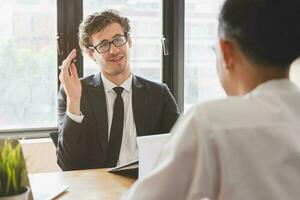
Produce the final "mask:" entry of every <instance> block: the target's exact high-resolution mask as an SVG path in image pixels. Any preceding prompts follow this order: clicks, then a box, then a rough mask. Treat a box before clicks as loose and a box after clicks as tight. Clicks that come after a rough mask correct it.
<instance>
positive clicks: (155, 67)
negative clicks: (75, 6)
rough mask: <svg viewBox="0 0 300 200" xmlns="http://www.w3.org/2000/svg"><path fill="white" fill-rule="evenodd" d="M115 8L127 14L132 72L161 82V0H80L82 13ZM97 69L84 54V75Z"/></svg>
mask: <svg viewBox="0 0 300 200" xmlns="http://www.w3.org/2000/svg"><path fill="white" fill-rule="evenodd" d="M106 9H117V10H119V11H120V13H121V15H124V16H126V17H128V18H129V20H130V25H131V37H132V39H133V45H132V48H131V50H130V54H131V58H130V64H131V68H132V71H133V73H134V74H136V75H139V76H142V77H144V78H147V79H150V80H152V81H156V82H161V79H162V78H161V71H162V70H161V68H162V67H161V66H162V56H161V54H162V52H161V36H162V1H160V0H151V1H145V0H144V1H142V0H137V1H132V0H126V1H119V0H113V1H111V0H110V1H97V0H89V1H83V15H84V16H87V15H89V14H92V13H94V12H97V11H102V10H106ZM95 72H99V68H98V66H97V65H96V64H95V63H94V62H93V61H91V59H89V58H88V57H87V56H84V75H85V76H86V75H89V74H93V73H95Z"/></svg>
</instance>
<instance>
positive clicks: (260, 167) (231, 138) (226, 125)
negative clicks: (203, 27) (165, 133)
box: [124, 0, 300, 200]
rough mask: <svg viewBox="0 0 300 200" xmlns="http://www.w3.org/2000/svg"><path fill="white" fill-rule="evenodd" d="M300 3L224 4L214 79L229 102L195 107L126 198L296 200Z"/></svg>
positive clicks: (239, 0)
mask: <svg viewBox="0 0 300 200" xmlns="http://www.w3.org/2000/svg"><path fill="white" fill-rule="evenodd" d="M299 19H300V1H299V0H276V1H272V0H255V1H254V0H226V1H225V3H224V5H223V7H222V10H221V13H220V15H219V31H218V33H219V39H218V48H217V57H218V64H217V66H218V74H219V78H220V81H221V83H222V86H223V88H224V89H225V91H226V93H227V94H228V95H229V97H228V98H226V99H222V100H217V101H211V102H207V103H204V104H199V105H196V106H195V107H194V108H192V109H191V110H190V111H189V112H188V113H187V114H186V115H185V116H184V117H182V118H181V119H180V120H179V122H178V123H177V124H176V125H175V126H174V127H173V129H172V131H171V132H172V133H173V134H172V139H171V141H170V142H169V143H168V144H167V145H166V147H165V148H164V150H163V151H162V152H161V154H160V157H159V159H158V161H157V164H156V166H155V167H154V169H153V170H152V171H151V172H150V173H149V174H148V175H146V176H145V178H143V179H141V180H138V181H137V182H136V183H135V185H134V186H133V187H132V189H131V190H130V191H129V192H128V193H127V196H126V197H124V198H126V199H130V200H135V199H143V200H147V199H149V200H150V199H151V200H155V199H164V200H168V199H170V200H176V199H178V200H185V199H188V200H190V199H211V200H215V199H230V200H240V199H243V200H247V199H249V200H250V199H251V200H252V199H263V200H274V199H299V196H300V192H299V185H300V173H299V172H300V170H299V169H300V91H299V88H297V86H296V85H295V84H294V83H292V82H291V81H290V80H289V70H290V65H291V63H292V62H293V61H294V60H295V59H296V58H297V57H298V56H299V55H300V26H299V25H298V24H299Z"/></svg>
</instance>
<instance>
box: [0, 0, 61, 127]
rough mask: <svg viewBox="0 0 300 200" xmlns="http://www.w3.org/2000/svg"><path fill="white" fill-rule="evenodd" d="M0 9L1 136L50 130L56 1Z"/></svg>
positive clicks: (29, 0)
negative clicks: (5, 132) (15, 131)
mask: <svg viewBox="0 0 300 200" xmlns="http://www.w3.org/2000/svg"><path fill="white" fill-rule="evenodd" d="M0 3H1V7H0V12H1V13H5V14H2V15H1V16H0V27H1V29H0V80H1V83H0V94H1V98H0V105H1V106H0V130H5V129H19V128H36V127H39V128H42V127H55V126H57V117H56V116H57V112H56V96H57V95H56V93H57V75H56V74H57V73H56V72H57V56H56V39H55V37H56V1H55V0H47V1H45V0H16V1H0Z"/></svg>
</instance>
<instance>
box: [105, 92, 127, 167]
mask: <svg viewBox="0 0 300 200" xmlns="http://www.w3.org/2000/svg"><path fill="white" fill-rule="evenodd" d="M123 90H124V88H122V87H115V88H114V91H115V92H116V93H117V97H116V99H115V103H114V110H113V118H112V122H111V128H110V135H109V141H108V148H107V157H106V158H107V162H106V163H107V165H108V167H115V166H116V165H117V163H118V160H119V154H120V149H121V143H122V137H123V123H124V103H123V99H122V96H121V94H122V92H123Z"/></svg>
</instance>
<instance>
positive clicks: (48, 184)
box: [29, 169, 136, 200]
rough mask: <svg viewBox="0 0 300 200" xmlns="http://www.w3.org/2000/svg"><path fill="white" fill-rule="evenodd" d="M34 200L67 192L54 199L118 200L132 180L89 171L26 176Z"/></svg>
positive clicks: (97, 171) (103, 171)
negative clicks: (64, 190) (64, 189)
mask: <svg viewBox="0 0 300 200" xmlns="http://www.w3.org/2000/svg"><path fill="white" fill-rule="evenodd" d="M29 180H30V185H31V189H32V192H33V196H34V199H36V200H42V199H48V198H49V197H52V196H53V195H54V196H55V195H56V194H57V193H58V192H59V191H60V190H62V189H63V188H65V187H68V189H67V191H66V192H64V193H63V194H61V195H60V196H59V197H57V198H56V199H61V200H67V199H72V200H76V199H91V200H92V199H97V200H99V199H112V200H113V199H120V197H121V196H122V195H123V194H124V193H125V192H126V191H127V190H128V189H129V188H130V186H131V185H132V184H133V183H134V182H135V180H136V179H135V178H132V177H126V176H122V175H117V174H113V173H109V172H107V171H106V169H90V170H78V171H68V172H50V173H38V174H31V175H29Z"/></svg>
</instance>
